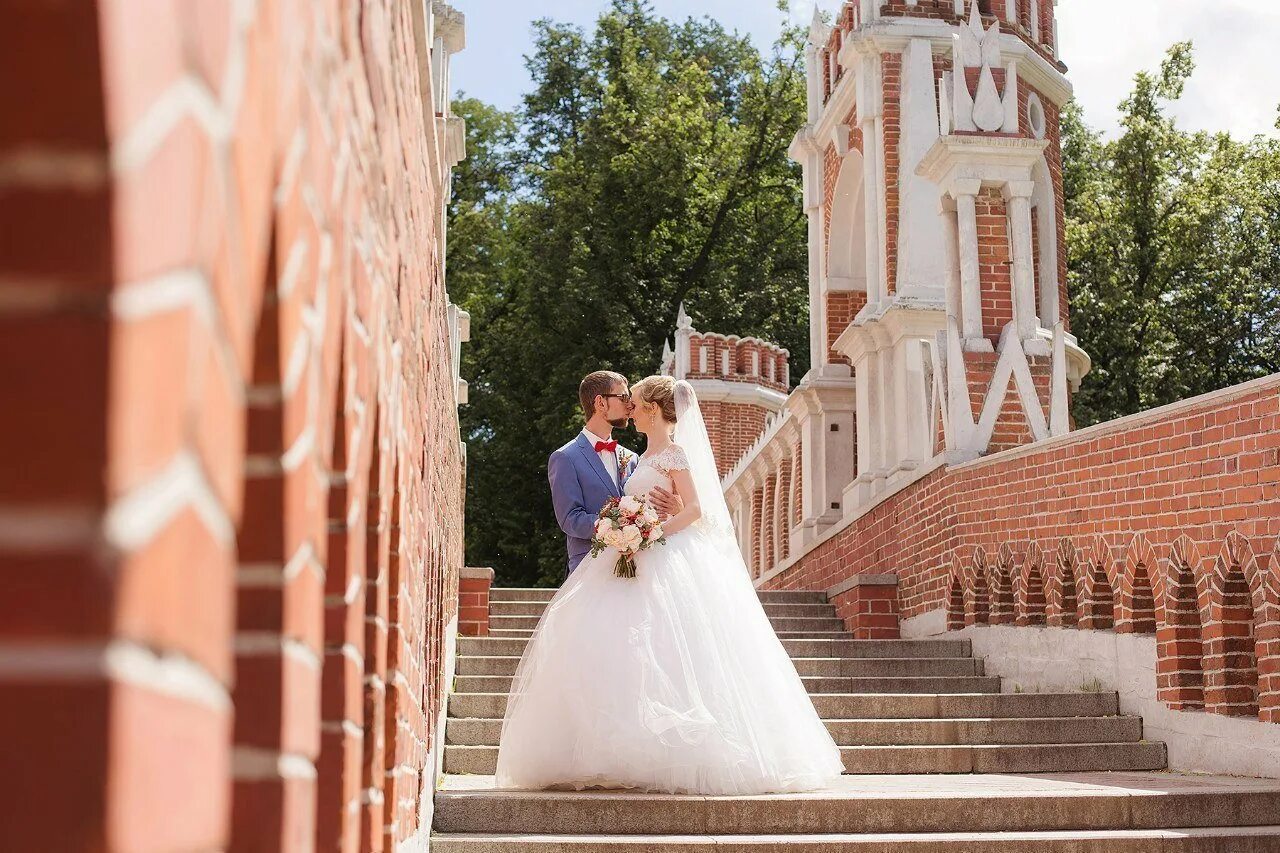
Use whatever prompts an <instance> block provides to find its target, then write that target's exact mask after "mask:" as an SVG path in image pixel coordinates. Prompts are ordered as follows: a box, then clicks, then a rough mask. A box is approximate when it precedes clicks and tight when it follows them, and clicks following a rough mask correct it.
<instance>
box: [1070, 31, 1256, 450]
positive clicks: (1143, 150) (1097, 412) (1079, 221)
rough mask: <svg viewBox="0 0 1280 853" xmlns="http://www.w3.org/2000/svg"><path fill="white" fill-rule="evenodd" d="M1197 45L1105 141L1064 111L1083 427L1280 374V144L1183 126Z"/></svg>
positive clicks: (1139, 87) (1126, 105) (1147, 76)
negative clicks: (1084, 359)
mask: <svg viewBox="0 0 1280 853" xmlns="http://www.w3.org/2000/svg"><path fill="white" fill-rule="evenodd" d="M1194 67H1195V65H1194V62H1193V59H1192V49H1191V45H1190V43H1180V44H1176V45H1174V46H1173V47H1172V48H1171V49H1170V51H1169V53H1168V55H1167V57H1166V58H1165V60H1164V62H1163V63H1162V65H1161V67H1160V69H1159V71H1158V72H1157V73H1154V74H1153V73H1148V72H1142V73H1139V74H1138V75H1137V76H1136V78H1135V80H1134V88H1133V91H1132V92H1131V94H1130V95H1129V97H1128V98H1126V99H1125V101H1124V102H1123V103H1122V104H1121V105H1120V109H1121V114H1122V119H1121V131H1120V133H1119V135H1118V136H1117V137H1116V138H1115V139H1113V140H1107V139H1104V138H1103V137H1102V136H1101V135H1100V134H1098V133H1097V132H1095V131H1093V130H1091V129H1090V128H1089V127H1088V126H1087V125H1086V124H1085V122H1084V120H1083V118H1082V116H1081V113H1080V109H1079V107H1078V106H1076V105H1074V104H1072V105H1069V106H1068V108H1067V109H1066V110H1065V112H1064V115H1063V161H1064V170H1063V185H1064V195H1065V200H1066V212H1067V250H1068V262H1067V263H1068V268H1069V271H1070V272H1069V275H1068V286H1069V288H1070V293H1071V303H1072V312H1071V322H1072V326H1073V331H1074V332H1075V333H1076V335H1077V336H1078V337H1079V339H1080V343H1081V345H1082V346H1083V347H1084V349H1085V350H1086V351H1087V352H1089V354H1090V355H1091V356H1092V357H1093V364H1094V366H1093V370H1092V371H1091V372H1090V374H1089V375H1088V376H1087V377H1086V378H1085V380H1084V384H1083V386H1082V388H1081V389H1080V392H1079V393H1078V394H1077V395H1076V396H1075V401H1074V408H1075V417H1076V421H1077V423H1078V424H1079V425H1082V426H1083V425H1088V424H1092V423H1097V422H1099V421H1104V420H1109V419H1111V418H1115V417H1119V416H1122V415H1126V414H1130V413H1133V412H1137V411H1141V410H1143V409H1147V408H1150V407H1152V406H1158V405H1163V404H1165V403H1170V402H1173V401H1176V400H1180V399H1184V398H1186V397H1189V396H1193V395H1196V394H1201V393H1205V392H1207V391H1212V390H1215V389H1217V388H1222V387H1224V386H1227V385H1231V384H1234V383H1237V382H1242V381H1245V380H1247V379H1250V378H1254V377H1256V376H1261V375H1265V374H1267V373H1271V372H1275V371H1276V370H1280V358H1278V349H1277V348H1278V346H1280V304H1278V302H1280V263H1278V259H1277V256H1278V253H1280V249H1278V248H1277V247H1278V246H1280V143H1277V141H1276V140H1274V139H1267V138H1265V137H1258V138H1255V139H1251V140H1246V141H1239V140H1234V139H1232V138H1231V137H1230V136H1229V135H1227V134H1225V133H1219V134H1208V133H1191V132H1187V131H1183V130H1181V129H1179V128H1178V127H1177V125H1176V123H1175V122H1174V120H1173V118H1172V117H1171V116H1170V115H1169V106H1170V105H1171V104H1172V103H1173V102H1174V101H1176V100H1177V99H1178V98H1179V97H1181V95H1182V92H1183V89H1184V87H1185V85H1186V82H1187V80H1188V79H1189V78H1190V76H1191V74H1192V72H1193V71H1194Z"/></svg>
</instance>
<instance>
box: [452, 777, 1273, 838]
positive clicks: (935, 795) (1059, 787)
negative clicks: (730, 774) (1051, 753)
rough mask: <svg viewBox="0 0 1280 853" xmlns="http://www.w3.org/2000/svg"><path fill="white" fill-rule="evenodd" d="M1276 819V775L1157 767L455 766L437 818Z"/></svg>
mask: <svg viewBox="0 0 1280 853" xmlns="http://www.w3.org/2000/svg"><path fill="white" fill-rule="evenodd" d="M1274 825H1280V780H1278V779H1270V780H1267V779H1241V778H1235V777H1229V776H1198V775H1193V776H1182V775H1179V774H1175V773H1149V772H1139V773H1132V772H1116V773H1046V774H1041V775H1035V776H1006V775H986V774H978V775H972V776H912V775H904V776H842V777H840V778H839V779H837V780H836V781H835V783H834V784H833V785H832V787H831V788H830V789H827V790H823V791H814V792H808V793H801V794H762V795H756V796H751V797H732V796H717V797H704V796H680V795H672V794H649V793H641V792H635V791H595V790H592V791H514V790H495V788H494V780H493V778H492V777H491V776H463V777H457V776H446V777H445V779H444V784H443V788H442V789H441V790H439V791H437V792H436V796H435V828H436V830H437V831H438V832H442V833H460V832H487V833H575V834H584V835H585V834H592V833H604V834H620V835H645V834H654V835H662V834H669V833H690V834H698V835H715V834H722V833H724V834H738V835H748V834H756V833H778V834H788V835H790V834H793V833H796V834H799V833H816V832H821V833H875V832H897V833H922V832H1054V831H1075V832H1081V831H1098V830H1102V831H1115V830H1147V829H1159V828H1163V827H1206V828H1207V827H1232V826H1235V827H1250V826H1274ZM1086 849H1087V848H1086ZM1105 849H1108V850H1109V849H1111V848H1105ZM1263 849H1272V850H1274V848H1263ZM985 850H986V848H985V847H976V848H968V850H967V851H966V853H979V851H985Z"/></svg>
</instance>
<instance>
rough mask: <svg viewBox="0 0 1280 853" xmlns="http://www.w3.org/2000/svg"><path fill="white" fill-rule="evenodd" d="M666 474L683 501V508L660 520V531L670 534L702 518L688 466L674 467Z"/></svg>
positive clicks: (696, 492)
mask: <svg viewBox="0 0 1280 853" xmlns="http://www.w3.org/2000/svg"><path fill="white" fill-rule="evenodd" d="M668 474H669V476H670V477H671V480H672V482H673V483H675V489H676V494H677V495H678V496H679V497H680V499H681V500H682V501H684V509H682V510H680V511H679V512H678V513H676V514H675V515H673V516H671V518H669V519H667V520H666V521H664V522H662V532H663V533H664V534H666V535H668V536H670V535H671V534H672V533H679V532H680V531H681V530H684V529H685V528H686V527H688V526H689V525H690V524H693V523H694V522H695V521H697V520H698V519H699V518H702V507H701V506H700V505H699V504H698V491H697V489H695V488H694V487H693V475H692V474H690V473H689V469H688V468H676V469H674V470H672V471H669V472H668Z"/></svg>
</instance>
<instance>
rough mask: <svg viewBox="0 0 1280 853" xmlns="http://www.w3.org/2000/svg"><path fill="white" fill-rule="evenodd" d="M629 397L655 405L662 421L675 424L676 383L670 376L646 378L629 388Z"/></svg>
mask: <svg viewBox="0 0 1280 853" xmlns="http://www.w3.org/2000/svg"><path fill="white" fill-rule="evenodd" d="M631 396H632V397H639V398H640V399H641V400H644V401H645V402H646V403H657V404H658V408H659V409H660V410H661V411H662V419H663V420H664V421H666V422H667V423H669V424H673V423H675V422H676V381H675V379H673V378H671V377H670V376H646V377H645V378H644V379H641V380H640V381H639V382H637V383H636V384H635V385H632V386H631Z"/></svg>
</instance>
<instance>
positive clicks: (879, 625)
mask: <svg viewBox="0 0 1280 853" xmlns="http://www.w3.org/2000/svg"><path fill="white" fill-rule="evenodd" d="M827 600H828V601H830V602H831V603H832V604H834V605H835V606H836V615H837V616H839V617H840V618H841V619H843V620H844V624H845V627H846V628H847V629H848V630H850V631H851V632H853V636H854V637H855V638H856V639H859V640H896V639H898V637H899V636H900V634H899V630H898V576H897V575H891V574H878V575H871V574H867V575H854V576H853V577H851V578H848V579H847V580H844V581H841V582H840V583H838V584H836V585H835V586H833V587H831V588H830V589H828V590H827Z"/></svg>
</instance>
